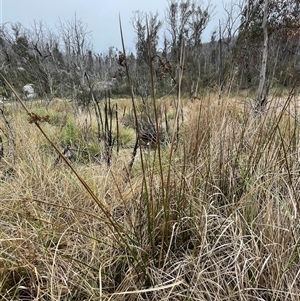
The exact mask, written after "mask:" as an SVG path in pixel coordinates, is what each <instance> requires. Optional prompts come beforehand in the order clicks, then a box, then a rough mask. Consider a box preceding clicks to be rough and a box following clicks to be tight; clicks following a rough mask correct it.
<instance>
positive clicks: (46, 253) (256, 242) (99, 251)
mask: <svg viewBox="0 0 300 301" xmlns="http://www.w3.org/2000/svg"><path fill="white" fill-rule="evenodd" d="M114 102H116V103H118V104H119V106H118V110H119V116H120V117H119V118H120V129H119V131H120V140H121V141H122V145H121V146H120V150H119V152H117V151H116V148H115V147H114V148H113V152H112V160H111V164H110V166H107V164H105V162H103V161H102V159H101V149H100V151H99V144H98V142H97V139H96V136H97V126H96V122H95V120H94V119H95V117H94V113H93V110H91V114H89V113H84V114H83V115H80V116H79V115H78V114H77V113H76V110H75V108H74V104H73V103H70V102H65V101H61V100H54V101H53V102H52V103H50V105H49V106H48V109H46V107H45V105H44V104H42V103H36V102H35V103H30V105H29V104H28V106H29V108H30V110H31V111H32V112H35V113H37V114H39V115H43V116H44V115H49V118H50V122H45V123H39V124H40V126H41V128H42V129H43V130H44V131H45V133H46V134H47V135H48V137H49V138H50V139H51V140H52V141H53V143H54V144H55V145H57V146H58V147H59V148H60V149H61V150H63V149H64V147H66V145H67V144H70V145H71V148H72V149H73V152H74V154H75V155H74V157H73V160H71V164H72V166H73V168H74V169H75V171H76V172H77V174H78V175H79V177H80V179H81V180H82V181H83V183H84V184H83V183H82V182H80V179H78V177H77V176H76V174H75V173H74V171H72V170H71V169H70V168H69V167H68V166H67V164H65V163H64V162H63V161H62V160H61V161H57V158H58V155H57V153H56V152H55V150H54V149H53V148H52V147H51V146H50V145H49V143H48V141H47V140H46V138H45V137H44V136H43V135H42V134H41V133H40V132H39V130H38V129H37V127H36V126H35V124H34V123H33V124H31V123H29V122H28V116H27V115H26V113H25V112H24V111H23V110H22V108H21V107H20V105H16V104H12V105H11V106H8V105H5V107H4V110H3V113H5V115H2V118H1V127H0V129H1V137H2V140H3V146H4V156H3V157H2V158H1V161H0V164H1V173H2V174H1V183H0V215H1V219H0V234H1V235H0V252H1V254H0V296H1V297H0V299H1V300H103V301H104V300H216V301H221V300H222V301H223V300H228V301H229V300H272V301H275V300H278V301H279V300H280V301H282V300H295V301H296V300H300V277H299V273H300V262H299V249H298V248H299V239H300V232H299V231H300V229H299V210H300V205H299V204H300V203H299V192H300V181H299V173H300V163H299V134H300V133H299V129H300V127H299V119H298V102H297V97H295V96H294V95H286V96H285V97H281V98H280V99H279V98H276V97H274V98H273V99H272V102H271V104H270V106H269V107H268V108H267V111H266V113H265V114H264V115H262V116H261V117H254V116H253V114H252V111H251V109H250V105H249V101H248V100H247V99H246V98H245V97H236V98H235V99H233V98H232V99H226V98H224V99H223V100H222V102H221V104H220V105H218V101H217V96H214V95H213V96H212V95H210V96H207V97H204V98H203V99H201V100H195V101H194V102H191V101H189V100H187V99H186V100H184V101H183V103H182V107H181V108H182V110H180V114H179V116H178V117H179V118H178V120H179V121H178V123H177V122H175V121H176V112H175V107H176V100H174V99H171V98H170V99H163V100H159V102H160V104H161V107H163V108H166V113H167V114H166V115H167V117H166V118H167V120H168V122H169V124H170V129H171V130H170V134H171V135H170V139H169V140H168V141H169V142H168V143H162V144H160V145H159V146H158V147H157V148H151V149H150V148H147V147H143V148H141V149H140V150H139V151H138V154H137V157H136V159H135V161H134V163H133V166H132V169H131V171H129V172H128V166H129V164H130V161H131V153H132V149H133V145H134V139H135V132H134V130H133V129H132V128H130V127H128V126H125V125H124V124H127V123H128V120H127V119H128V118H129V117H128V116H129V115H130V114H129V108H130V107H131V100H120V101H117V100H114ZM124 112H125V113H124ZM123 113H124V114H123ZM4 117H5V118H4ZM126 118H127V119H126ZM5 120H6V122H5ZM125 121H126V122H125ZM178 125H179V126H178ZM175 129H179V131H178V133H176V135H174V136H172V130H175ZM113 130H114V131H115V130H116V127H115V123H114V124H113ZM172 137H173V139H172ZM57 162H58V163H57Z"/></svg>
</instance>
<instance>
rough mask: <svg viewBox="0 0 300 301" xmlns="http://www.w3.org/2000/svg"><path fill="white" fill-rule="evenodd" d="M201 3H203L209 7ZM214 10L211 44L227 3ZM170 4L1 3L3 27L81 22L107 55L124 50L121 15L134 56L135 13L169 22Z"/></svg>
mask: <svg viewBox="0 0 300 301" xmlns="http://www.w3.org/2000/svg"><path fill="white" fill-rule="evenodd" d="M206 1H207V0H200V2H199V3H207V2H206ZM208 1H210V5H211V7H214V11H213V19H212V21H211V22H210V23H209V25H208V27H207V29H206V30H205V32H204V34H203V36H202V40H203V41H209V39H210V36H211V33H212V31H213V30H214V29H215V28H216V27H217V26H218V24H219V19H222V18H224V9H223V7H224V6H223V4H224V2H225V3H226V2H228V0H208ZM168 2H169V1H168V0H0V24H5V23H7V22H11V23H17V22H19V23H21V24H22V25H23V26H24V27H25V28H27V29H31V28H32V26H33V24H34V22H40V21H44V23H45V24H46V25H47V26H48V27H49V28H51V29H53V30H54V31H56V30H57V25H58V24H59V20H61V21H62V22H65V21H71V20H74V17H75V14H76V18H77V19H80V20H81V21H82V22H83V23H85V24H86V25H87V30H88V31H90V32H91V38H92V40H91V42H92V45H93V50H94V51H95V52H98V53H105V52H107V51H108V49H109V47H110V46H115V47H117V48H118V49H121V48H122V47H121V38H120V29H119V14H120V16H121V21H122V28H123V35H124V40H125V47H126V52H127V53H128V52H131V51H133V52H134V41H135V32H134V29H133V27H132V24H131V19H132V17H133V12H134V11H143V12H152V13H156V12H158V13H159V16H160V18H161V19H162V20H164V19H165V11H166V8H167V5H168Z"/></svg>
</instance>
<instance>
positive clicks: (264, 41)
mask: <svg viewBox="0 0 300 301" xmlns="http://www.w3.org/2000/svg"><path fill="white" fill-rule="evenodd" d="M212 12H213V8H212V7H211V5H207V4H206V5H204V4H203V3H202V2H201V1H193V0H186V1H184V0H178V1H175V0H172V1H170V2H169V4H168V7H167V8H166V16H160V15H158V14H153V13H148V12H134V13H133V15H132V30H133V31H134V32H135V33H136V45H135V53H124V50H123V49H117V48H116V47H110V48H109V49H108V50H107V53H100V54H99V53H96V52H95V51H94V50H93V49H92V46H91V45H92V44H91V38H90V35H89V29H88V28H87V26H86V24H85V23H84V21H83V20H80V19H77V18H76V17H75V18H74V19H73V20H70V21H66V22H62V21H60V22H59V24H57V29H58V30H57V31H55V32H54V31H53V30H51V29H49V28H48V26H47V24H44V23H43V22H42V21H41V22H35V23H34V26H33V27H32V28H31V29H28V28H24V26H23V25H22V24H19V23H17V24H11V23H6V24H3V25H2V27H1V29H0V30H1V31H0V45H1V47H0V66H1V67H0V68H1V73H3V74H4V75H5V76H6V77H7V79H8V80H9V81H10V82H11V83H12V84H13V85H14V86H15V87H16V89H17V90H19V91H22V87H23V86H24V85H26V84H33V85H34V87H35V91H36V93H37V95H38V96H39V97H40V98H43V99H46V100H47V101H51V99H53V98H56V97H58V98H69V99H70V100H74V101H78V102H79V103H82V102H83V103H88V102H89V101H90V99H89V98H90V96H89V91H90V89H93V91H94V95H98V97H99V99H101V97H103V96H104V95H105V94H107V93H109V95H110V97H127V96H128V95H129V86H128V83H127V81H126V76H125V75H126V74H125V73H126V72H125V69H126V68H125V66H127V67H128V70H129V73H130V78H131V79H132V82H131V84H132V87H131V89H132V90H133V91H134V93H135V95H138V96H141V97H143V98H147V97H148V96H149V95H150V94H151V92H150V91H151V89H150V87H151V83H150V75H149V72H150V64H151V69H152V70H153V73H154V75H155V76H154V80H155V83H154V84H155V93H156V96H157V97H161V96H163V95H167V94H170V93H171V94H172V93H174V94H176V93H177V89H176V86H177V85H178V81H179V77H178V74H179V70H180V69H183V70H184V72H183V74H184V75H183V77H182V78H180V81H181V91H182V93H184V94H185V96H187V97H191V98H197V97H201V95H203V94H205V93H207V92H216V93H219V94H220V97H221V95H222V93H224V92H225V91H226V92H227V93H237V92H238V91H240V90H242V89H250V90H251V89H253V90H254V91H257V89H258V87H259V89H260V91H259V92H258V95H257V97H258V102H260V104H261V105H262V104H263V101H266V98H267V96H268V93H269V90H270V89H272V88H273V87H281V88H283V89H284V88H285V87H291V86H293V85H295V84H296V83H297V81H298V79H299V71H300V65H299V59H300V50H299V45H300V4H299V1H297V0H290V1H283V0H280V1H269V0H235V1H233V2H232V4H231V5H230V6H226V7H224V13H225V16H226V18H225V20H223V21H222V22H220V24H219V28H218V30H216V31H215V32H213V33H212V35H211V39H210V42H208V43H202V41H201V36H202V33H203V31H204V29H205V28H206V26H207V24H208V22H209V21H210V20H211V18H212ZM125 42H126V41H125ZM158 44H160V45H163V47H162V48H159V49H158ZM0 89H1V90H0V92H1V94H2V98H3V99H8V98H9V97H10V94H9V92H8V91H7V89H5V86H4V85H2V87H1V88H0Z"/></svg>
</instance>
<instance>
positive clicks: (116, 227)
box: [0, 73, 140, 265]
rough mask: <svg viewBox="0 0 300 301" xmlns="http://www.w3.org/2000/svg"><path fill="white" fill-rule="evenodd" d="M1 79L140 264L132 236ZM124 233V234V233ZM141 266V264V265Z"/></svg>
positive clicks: (125, 248) (110, 227)
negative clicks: (133, 247)
mask: <svg viewBox="0 0 300 301" xmlns="http://www.w3.org/2000/svg"><path fill="white" fill-rule="evenodd" d="M0 76H1V78H2V79H3V81H4V82H5V84H6V85H7V87H9V89H10V90H11V92H12V93H13V94H14V95H15V96H16V98H17V100H18V101H19V103H20V104H21V106H22V107H23V109H24V110H25V111H26V113H27V114H28V116H29V117H30V121H31V122H32V123H34V124H35V126H36V127H37V128H38V130H39V131H40V132H41V133H42V135H43V136H44V137H45V139H46V140H47V141H48V143H49V144H50V145H51V146H52V147H53V148H54V149H55V151H56V152H57V154H58V155H59V156H60V157H61V158H62V160H63V161H64V162H65V164H66V165H67V166H68V167H69V168H70V169H71V171H72V172H73V174H74V175H75V176H76V178H77V179H78V180H79V182H80V183H81V184H82V186H83V187H84V188H85V190H86V191H87V192H88V194H89V195H90V196H91V198H92V199H93V200H94V202H95V203H96V204H97V205H98V207H99V208H100V209H101V211H102V212H103V213H104V215H105V216H106V218H107V222H106V225H107V226H108V228H109V230H110V231H111V232H112V233H113V232H114V231H113V230H115V231H116V232H117V234H118V236H119V237H120V239H121V240H122V242H123V243H124V245H122V244H121V243H120V242H119V245H120V247H121V248H122V249H124V251H126V250H130V253H131V255H132V257H133V258H134V259H135V261H136V262H138V263H139V261H138V260H137V257H136V253H135V252H134V250H133V249H132V248H131V247H130V246H129V243H128V241H127V240H126V239H125V237H126V238H127V239H128V240H129V241H130V242H131V243H134V240H133V239H131V238H130V236H129V235H128V234H127V233H126V232H125V231H124V229H123V228H122V227H121V225H120V224H119V223H118V222H116V221H115V220H114V218H113V217H112V215H111V213H110V212H109V210H108V209H107V208H106V206H105V205H104V204H103V203H102V202H101V201H100V200H99V199H98V197H97V196H96V195H95V193H94V192H93V191H92V189H91V188H90V186H89V185H88V184H87V183H86V182H85V180H84V179H83V178H82V177H81V176H80V174H79V173H78V172H77V171H76V170H75V168H74V167H73V166H72V165H71V163H70V162H69V161H68V160H67V158H66V157H65V156H64V155H63V154H62V152H61V151H60V150H59V149H58V147H57V146H56V145H55V144H54V143H53V141H52V140H51V139H50V138H49V137H48V135H47V134H46V132H45V131H44V130H43V129H42V127H41V126H40V124H39V116H38V115H36V114H35V113H32V112H31V111H30V110H29V109H28V108H27V106H26V105H25V103H24V101H23V100H22V99H21V98H20V97H19V95H18V93H17V92H16V91H15V89H14V88H13V87H12V86H11V84H10V83H9V82H8V80H7V79H6V78H5V77H4V75H3V74H2V73H0ZM122 232H123V233H122ZM139 265H140V263H139Z"/></svg>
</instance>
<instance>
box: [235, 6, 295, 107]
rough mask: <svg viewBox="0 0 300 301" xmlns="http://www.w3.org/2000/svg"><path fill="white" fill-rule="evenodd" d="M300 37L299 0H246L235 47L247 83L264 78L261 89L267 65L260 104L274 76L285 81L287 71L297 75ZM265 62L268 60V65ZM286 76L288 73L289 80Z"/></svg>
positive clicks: (264, 98) (256, 83) (254, 83)
mask: <svg viewBox="0 0 300 301" xmlns="http://www.w3.org/2000/svg"><path fill="white" fill-rule="evenodd" d="M266 8H267V10H266ZM299 37H300V2H299V0H290V1H285V0H278V1H266V0H247V1H245V3H244V7H243V10H242V14H241V24H240V27H239V34H238V39H237V43H236V47H235V60H236V62H237V63H238V64H239V67H240V70H241V71H243V73H244V74H245V75H246V77H244V80H246V85H245V87H247V86H248V87H249V86H251V85H259V81H260V88H259V89H261V85H262V83H261V79H262V78H263V77H264V76H262V74H263V73H264V71H263V69H264V68H265V86H264V96H263V97H260V96H259V94H261V93H260V92H259V91H258V96H257V104H259V103H260V105H263V106H264V104H265V103H264V102H266V99H267V95H268V91H269V89H270V87H271V85H272V80H273V78H274V77H275V78H276V79H277V80H278V81H279V82H282V80H283V79H282V75H283V74H289V75H290V77H291V78H294V75H295V73H296V71H297V70H296V69H295V65H294V64H293V62H294V61H295V57H299ZM266 41H267V43H266ZM266 58H267V60H266ZM262 62H266V63H267V62H268V64H266V65H265V66H264V64H262ZM291 78H290V79H291ZM286 79H287V78H286V76H284V82H285V83H287V81H286ZM244 82H245V81H244ZM262 101H263V102H262Z"/></svg>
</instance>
